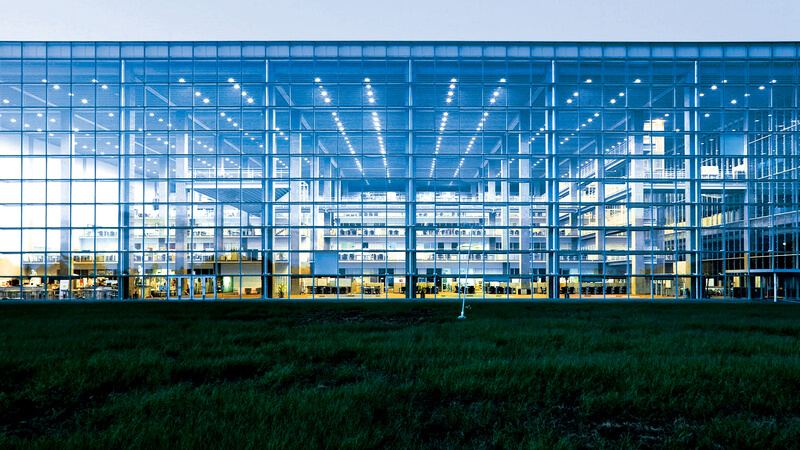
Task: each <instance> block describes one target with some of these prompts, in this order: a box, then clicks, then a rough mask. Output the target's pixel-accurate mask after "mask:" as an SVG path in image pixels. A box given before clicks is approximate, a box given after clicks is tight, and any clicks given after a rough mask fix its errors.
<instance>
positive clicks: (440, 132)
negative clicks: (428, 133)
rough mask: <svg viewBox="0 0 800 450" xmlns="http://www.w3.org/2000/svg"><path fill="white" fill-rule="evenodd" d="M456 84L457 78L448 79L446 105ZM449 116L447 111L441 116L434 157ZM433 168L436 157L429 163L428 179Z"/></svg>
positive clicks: (449, 101) (450, 99) (431, 174)
mask: <svg viewBox="0 0 800 450" xmlns="http://www.w3.org/2000/svg"><path fill="white" fill-rule="evenodd" d="M456 83H458V79H457V78H451V79H450V86H448V91H447V98H446V99H445V102H446V103H451V102H452V101H453V95H455V90H456ZM449 115H450V113H449V112H447V111H445V112H444V113H443V114H442V122H441V123H440V124H439V136H438V137H437V138H436V147H435V148H434V151H433V154H434V155H438V154H439V150H440V149H441V147H442V135H443V133H444V129H445V127H446V126H447V119H448V116H449ZM435 168H436V156H434V157H433V161H431V171H430V174H429V175H428V178H433V172H434V169H435Z"/></svg>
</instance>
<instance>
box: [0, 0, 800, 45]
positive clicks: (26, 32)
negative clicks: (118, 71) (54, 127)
mask: <svg viewBox="0 0 800 450" xmlns="http://www.w3.org/2000/svg"><path fill="white" fill-rule="evenodd" d="M3 3H4V4H3V5H2V7H0V11H1V12H2V14H0V40H362V39H363V40H495V41H502V40H510V41H536V40H555V41H572V40H575V41H796V40H800V31H799V30H800V27H798V25H797V23H796V22H797V19H798V18H800V2H797V1H794V0H784V1H776V0H760V1H758V0H728V1H719V0H659V1H649V0H637V1H633V0H618V1H602V0H595V1H589V0H562V1H559V0H550V1H541V0H533V1H520V0H494V1H481V2H479V1H475V0H458V1H456V0H444V1H442V0H406V1H379V0H375V1H364V0H325V1H323V0H294V1H293V0H282V1H275V0H262V1H258V0H214V1H211V0H192V1H187V0H127V1H119V0H105V1H100V0H84V1H64V0H61V1H55V0H38V1H33V0H28V1H22V0H7V1H5V2H3Z"/></svg>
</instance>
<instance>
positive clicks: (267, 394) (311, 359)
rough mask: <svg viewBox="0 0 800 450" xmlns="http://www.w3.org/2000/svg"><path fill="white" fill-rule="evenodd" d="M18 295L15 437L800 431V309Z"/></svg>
mask: <svg viewBox="0 0 800 450" xmlns="http://www.w3.org/2000/svg"><path fill="white" fill-rule="evenodd" d="M459 306H460V305H456V304H454V303H448V304H443V303H438V304H419V303H417V304H412V303H402V304H391V303H380V304H364V303H353V304H331V303H317V304H314V303H194V304H192V303H121V304H112V303H105V304H71V305H69V304H48V305H0V448H9V447H11V448H13V447H20V446H21V447H28V446H44V447H51V448H56V447H57V448H63V447H72V448H86V447H105V448H118V447H140V448H154V447H155V448H159V447H182V448H196V447H201V448H208V447H212V448H214V447H250V448H320V447H322V448H360V447H403V448H405V447H423V448H464V447H469V448H483V447H491V448H496V447H520V446H521V447H545V448H551V447H563V448H570V447H599V448H618V447H648V448H649V447H671V448H683V447H698V446H699V447H726V448H727V447H742V448H754V447H773V448H797V447H798V445H800V358H799V357H798V356H800V320H798V319H800V305H788V304H771V303H770V304H766V303H760V304H719V303H712V304H699V303H695V304H658V303H608V304H601V303H570V304H557V303H532V304H518V303H496V304H479V303H477V302H473V308H472V309H471V310H469V311H468V313H467V315H468V317H469V318H468V319H467V320H465V321H460V320H456V316H457V315H458V312H459V311H458V310H459Z"/></svg>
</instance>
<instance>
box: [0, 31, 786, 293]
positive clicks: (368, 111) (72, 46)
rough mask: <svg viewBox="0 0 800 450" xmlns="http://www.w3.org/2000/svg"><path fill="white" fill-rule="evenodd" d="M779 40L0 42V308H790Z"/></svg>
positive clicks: (783, 73)
mask: <svg viewBox="0 0 800 450" xmlns="http://www.w3.org/2000/svg"><path fill="white" fill-rule="evenodd" d="M797 70H798V68H797V48H796V45H794V44H785V43H784V44H774V45H773V44H763V43H759V44H730V45H725V44H674V45H673V44H652V45H645V44H633V43H632V44H550V43H530V44H521V43H514V44H498V43H491V44H483V43H470V42H465V43H458V44H454V43H448V44H435V43H411V44H385V43H378V42H363V43H348V44H336V43H309V42H306V43H263V42H262V43H241V42H236V43H234V42H219V43H172V44H170V43H109V42H98V43H62V42H54V43H19V42H16V43H15V42H5V43H0V102H2V103H0V298H3V299H31V300H34V299H122V298H125V299H127V298H132V299H176V300H190V299H228V298H294V299H303V298H306V299H310V298H352V299H361V298H371V299H375V298H388V299H392V298H396V299H401V298H458V297H459V296H461V295H465V296H467V297H471V298H472V297H475V298H483V297H486V298H512V299H520V300H524V299H536V298H596V299H601V298H615V299H616V298H632V299H636V298H663V299H680V298H725V299H727V298H744V299H747V298H751V299H753V298H771V299H772V298H795V299H796V298H798V295H799V292H798V291H799V290H800V284H799V283H798V280H799V279H800V278H798V272H799V270H798V250H797V234H798V209H800V208H798V206H797V205H798V204H800V198H798V197H799V196H800V194H798V192H799V191H800V186H799V184H800V179H799V178H798V172H797V171H798V164H799V163H800V160H798V156H799V155H798V145H797V141H798V129H797V127H798V119H799V118H798V117H797V106H798V105H797V95H798V93H797V88H798V73H797Z"/></svg>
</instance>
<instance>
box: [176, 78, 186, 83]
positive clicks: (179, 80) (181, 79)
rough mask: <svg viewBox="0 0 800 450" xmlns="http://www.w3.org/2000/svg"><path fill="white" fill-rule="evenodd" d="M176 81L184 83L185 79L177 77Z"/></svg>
mask: <svg viewBox="0 0 800 450" xmlns="http://www.w3.org/2000/svg"><path fill="white" fill-rule="evenodd" d="M178 83H186V80H185V79H184V78H178Z"/></svg>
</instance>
